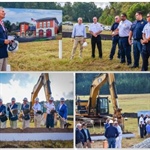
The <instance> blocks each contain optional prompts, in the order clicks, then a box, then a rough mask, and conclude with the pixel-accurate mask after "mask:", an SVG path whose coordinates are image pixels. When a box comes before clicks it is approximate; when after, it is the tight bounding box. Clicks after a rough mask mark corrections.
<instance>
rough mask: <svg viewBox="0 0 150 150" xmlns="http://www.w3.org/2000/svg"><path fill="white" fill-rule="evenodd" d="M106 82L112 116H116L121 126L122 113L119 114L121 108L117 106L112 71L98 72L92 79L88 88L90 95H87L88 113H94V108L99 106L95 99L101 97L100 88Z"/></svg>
mask: <svg viewBox="0 0 150 150" xmlns="http://www.w3.org/2000/svg"><path fill="white" fill-rule="evenodd" d="M106 82H108V84H109V91H110V95H111V102H112V105H113V110H114V113H113V117H114V118H117V120H118V122H119V124H120V125H121V126H123V121H122V114H121V110H122V109H121V108H119V103H118V96H117V89H116V85H115V76H114V74H113V73H104V74H99V75H98V76H97V77H96V78H95V79H94V80H93V82H92V85H91V88H90V97H89V101H88V104H87V111H88V115H91V114H93V115H95V112H96V108H97V107H99V105H100V104H99V103H100V101H98V100H97V98H101V97H99V92H100V88H101V87H102V86H103V85H104V84H105V83H106ZM108 107H109V106H108ZM108 109H109V108H108ZM99 114H100V113H99Z"/></svg>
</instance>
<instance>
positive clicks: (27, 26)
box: [20, 22, 29, 37]
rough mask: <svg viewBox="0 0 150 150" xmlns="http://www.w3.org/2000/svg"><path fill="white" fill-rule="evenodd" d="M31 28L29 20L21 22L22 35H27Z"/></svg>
mask: <svg viewBox="0 0 150 150" xmlns="http://www.w3.org/2000/svg"><path fill="white" fill-rule="evenodd" d="M28 28H29V23H28V22H20V36H21V37H25V36H26V33H27V30H28Z"/></svg>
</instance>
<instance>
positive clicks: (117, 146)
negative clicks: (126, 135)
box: [114, 121, 122, 149]
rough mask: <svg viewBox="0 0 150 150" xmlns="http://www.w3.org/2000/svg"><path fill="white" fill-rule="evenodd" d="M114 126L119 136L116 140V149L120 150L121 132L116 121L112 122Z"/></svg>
mask: <svg viewBox="0 0 150 150" xmlns="http://www.w3.org/2000/svg"><path fill="white" fill-rule="evenodd" d="M114 126H115V127H116V128H117V130H118V132H119V136H118V137H117V138H116V148H120V149H121V148H122V144H121V143H122V130H121V127H120V126H119V124H118V122H117V121H115V122H114Z"/></svg>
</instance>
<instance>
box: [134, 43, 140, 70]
mask: <svg viewBox="0 0 150 150" xmlns="http://www.w3.org/2000/svg"><path fill="white" fill-rule="evenodd" d="M140 53H142V44H141V42H140V40H134V41H133V56H134V66H135V67H139V59H140Z"/></svg>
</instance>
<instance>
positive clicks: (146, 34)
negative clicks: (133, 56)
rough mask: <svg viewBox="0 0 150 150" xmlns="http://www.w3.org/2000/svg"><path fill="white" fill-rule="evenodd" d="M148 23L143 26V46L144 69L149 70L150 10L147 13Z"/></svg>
mask: <svg viewBox="0 0 150 150" xmlns="http://www.w3.org/2000/svg"><path fill="white" fill-rule="evenodd" d="M147 22H148V23H147V24H146V25H145V26H144V28H143V31H142V33H143V40H142V41H141V42H142V44H143V46H142V60H143V64H142V69H141V70H142V71H148V59H149V57H150V12H149V13H148V14H147Z"/></svg>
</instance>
